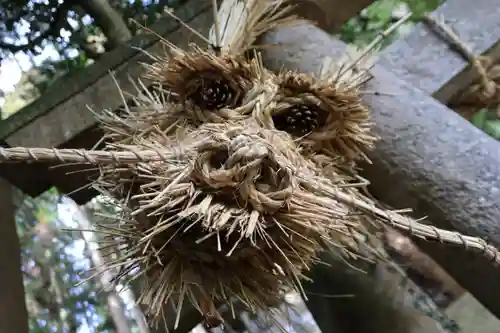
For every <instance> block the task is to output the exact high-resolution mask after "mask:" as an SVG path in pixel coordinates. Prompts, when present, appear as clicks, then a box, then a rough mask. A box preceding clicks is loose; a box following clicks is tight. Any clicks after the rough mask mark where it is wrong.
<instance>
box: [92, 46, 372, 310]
mask: <svg viewBox="0 0 500 333" xmlns="http://www.w3.org/2000/svg"><path fill="white" fill-rule="evenodd" d="M148 73H149V74H148V78H149V79H152V80H153V81H154V82H155V83H157V85H158V86H161V87H162V88H163V89H165V91H158V90H157V91H156V92H155V93H148V92H146V93H143V94H140V95H139V96H138V97H137V98H136V101H135V103H134V104H135V107H134V108H135V109H129V110H128V112H125V113H124V114H122V115H121V116H120V117H119V118H118V116H116V115H111V114H109V117H107V118H104V119H103V123H104V127H103V128H104V129H105V130H106V132H107V136H106V137H107V139H108V142H110V143H111V144H110V147H112V149H114V150H116V149H117V147H118V148H119V147H123V149H131V148H130V147H135V148H134V149H139V148H138V147H142V149H158V151H161V150H165V149H166V150H168V151H169V152H171V154H170V155H169V156H170V157H168V158H165V160H162V161H157V162H153V163H151V162H148V163H139V164H134V165H129V166H121V167H120V168H118V167H115V166H111V165H107V166H102V168H101V169H102V175H101V179H100V181H99V185H100V187H101V188H102V189H104V190H106V191H107V192H108V193H109V194H110V195H111V196H113V197H115V198H119V199H122V206H123V208H124V209H123V216H122V219H121V222H120V227H119V229H120V237H119V238H118V239H119V242H120V244H123V247H124V252H125V256H126V258H122V259H121V260H122V262H127V265H125V266H126V268H125V269H124V271H127V272H128V271H130V270H132V269H134V268H138V269H139V271H140V272H141V273H142V274H143V275H144V277H145V278H146V281H147V285H146V286H145V289H144V293H143V295H142V297H141V302H143V303H145V304H147V305H148V308H149V310H150V314H151V315H153V316H156V315H159V314H160V313H161V312H160V311H162V309H163V307H164V306H165V304H166V303H167V302H168V301H172V302H174V304H175V305H176V307H178V306H181V304H182V303H183V302H184V301H187V300H188V299H189V300H190V301H191V302H192V303H193V304H194V306H195V307H197V308H198V309H199V310H200V311H201V313H203V314H204V315H208V314H209V313H216V308H217V306H218V305H219V304H222V303H229V302H231V301H234V300H236V301H239V302H241V303H242V304H244V305H245V306H246V307H248V308H249V309H251V310H256V309H259V308H263V307H268V306H273V305H277V304H278V302H279V301H280V300H281V298H282V296H283V293H282V292H283V291H284V290H286V289H287V288H288V289H289V288H294V289H299V290H300V281H301V280H302V279H303V278H305V276H304V274H305V273H306V272H307V270H309V269H310V268H311V265H313V264H314V263H315V262H316V261H317V256H318V254H319V252H320V251H322V250H324V249H326V248H329V247H332V246H334V247H336V248H337V249H338V250H339V252H343V251H345V253H349V252H350V251H356V248H357V246H358V243H357V242H358V241H362V238H363V237H364V235H366V234H367V232H366V230H365V228H366V224H365V223H364V221H363V220H362V218H360V216H359V215H357V214H355V211H354V210H353V209H352V208H351V207H350V206H349V205H346V204H345V203H343V202H341V201H339V200H338V199H336V198H335V197H334V196H332V193H330V192H333V191H342V186H347V185H348V184H347V182H348V181H347V176H344V175H343V174H342V173H337V168H336V166H339V167H342V166H346V165H347V164H346V163H347V162H348V161H352V160H353V159H356V158H357V157H359V156H362V155H361V152H362V151H364V150H365V148H366V147H365V146H370V145H371V144H372V142H373V140H374V139H373V137H371V136H370V134H369V117H368V110H367V109H366V108H365V107H364V106H363V105H362V103H361V102H360V97H359V92H358V91H357V89H358V87H349V86H342V84H341V82H337V83H332V82H327V81H322V80H318V79H314V78H313V77H311V76H308V75H303V74H295V73H284V74H281V75H274V74H272V73H271V72H269V71H267V70H266V69H265V68H263V67H262V65H261V64H260V61H259V58H258V57H256V58H254V59H248V58H245V57H240V56H226V57H218V56H215V55H213V54H210V53H207V52H205V51H202V50H200V49H198V48H194V49H192V50H191V52H186V53H182V54H178V55H176V56H174V57H171V58H169V59H168V60H167V59H164V60H163V61H160V62H157V63H154V64H152V65H151V66H149V72H148ZM167 95H168V96H167ZM339 163H341V164H342V163H343V164H342V165H339ZM325 166H328V168H326V167H325ZM349 191H351V190H350V189H347V187H346V190H345V192H346V193H347V192H349ZM113 235H115V233H113ZM113 237H115V236H113Z"/></svg>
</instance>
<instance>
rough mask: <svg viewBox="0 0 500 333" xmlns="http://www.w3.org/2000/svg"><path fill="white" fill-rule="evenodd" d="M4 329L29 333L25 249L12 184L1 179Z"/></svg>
mask: <svg viewBox="0 0 500 333" xmlns="http://www.w3.org/2000/svg"><path fill="white" fill-rule="evenodd" d="M0 198H1V199H0V214H1V216H2V221H1V223H0V234H1V235H2V250H1V251H0V267H1V273H0V288H1V290H0V295H1V297H0V327H2V328H1V330H2V331H3V332H12V333H28V312H27V310H26V304H25V295H24V285H23V276H22V273H21V247H20V245H19V238H18V236H17V231H16V220H15V218H14V212H15V210H14V204H13V201H12V200H13V197H12V188H11V185H10V184H8V183H7V182H6V181H4V180H3V179H1V178H0Z"/></svg>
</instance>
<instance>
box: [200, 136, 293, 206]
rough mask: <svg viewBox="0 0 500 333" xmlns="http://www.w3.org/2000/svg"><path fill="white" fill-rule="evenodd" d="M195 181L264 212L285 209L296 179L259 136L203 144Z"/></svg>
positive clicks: (237, 137)
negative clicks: (226, 192) (226, 193)
mask: <svg viewBox="0 0 500 333" xmlns="http://www.w3.org/2000/svg"><path fill="white" fill-rule="evenodd" d="M193 178H194V179H195V181H196V182H198V183H201V185H206V186H208V187H210V188H212V189H217V190H220V191H228V192H229V193H228V194H231V195H232V196H233V197H234V194H238V195H237V198H236V200H238V199H239V200H238V201H240V203H243V204H244V205H246V204H250V205H251V206H252V208H253V209H254V210H257V211H259V212H261V213H271V212H274V211H276V210H278V209H280V208H281V207H283V206H284V205H285V203H286V201H287V200H288V199H290V197H291V195H292V192H293V191H292V190H293V188H294V177H293V174H292V171H291V169H290V168H287V167H286V165H285V164H284V163H282V162H280V161H279V159H278V158H277V154H276V153H275V152H273V150H272V147H271V146H270V144H269V143H268V142H266V141H265V140H264V139H263V138H261V137H259V136H258V135H249V134H238V135H235V136H234V137H233V138H231V139H230V140H226V141H225V142H224V143H210V144H206V145H204V146H203V147H202V148H201V149H200V151H199V154H198V156H197V158H196V161H195V166H194V169H193Z"/></svg>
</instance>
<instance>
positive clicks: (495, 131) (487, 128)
mask: <svg viewBox="0 0 500 333" xmlns="http://www.w3.org/2000/svg"><path fill="white" fill-rule="evenodd" d="M471 123H472V124H473V125H474V126H476V127H477V128H479V129H481V130H483V131H484V132H485V133H486V134H488V135H490V136H491V137H493V138H495V139H497V140H500V119H497V118H496V117H493V116H492V115H491V113H490V111H489V110H488V109H480V110H479V111H477V112H476V113H475V114H474V115H473V116H472V119H471Z"/></svg>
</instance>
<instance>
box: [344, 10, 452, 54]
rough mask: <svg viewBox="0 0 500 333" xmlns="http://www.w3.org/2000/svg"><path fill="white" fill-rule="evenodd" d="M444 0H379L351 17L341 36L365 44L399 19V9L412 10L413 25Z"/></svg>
mask: <svg viewBox="0 0 500 333" xmlns="http://www.w3.org/2000/svg"><path fill="white" fill-rule="evenodd" d="M442 2H443V0H378V1H375V2H374V3H373V4H371V5H370V6H368V7H367V8H365V9H364V10H363V11H362V12H361V13H360V14H358V15H356V16H355V17H353V18H351V19H350V20H349V21H348V22H347V23H346V24H345V25H344V26H343V27H342V30H341V32H340V37H341V39H342V40H344V41H345V42H347V43H354V44H356V45H360V46H362V45H365V44H368V43H369V42H370V41H372V40H373V39H374V38H375V37H376V36H377V35H378V34H379V33H380V32H381V31H383V30H385V29H387V28H388V27H389V26H390V25H391V24H392V23H394V22H395V21H397V20H398V19H399V17H398V15H396V14H397V13H396V11H397V9H401V8H403V9H404V8H405V7H406V8H408V9H409V10H411V11H412V13H413V16H412V21H410V22H409V23H407V24H406V25H407V26H408V25H411V24H413V22H415V21H418V20H419V18H420V17H421V16H422V15H423V14H425V13H428V12H431V11H433V10H434V9H436V8H437V7H438V6H439V5H440V4H441V3H442ZM397 37H398V35H397V34H393V35H392V36H389V37H388V38H387V39H386V40H385V42H384V43H383V45H382V46H387V45H389V44H390V43H391V42H392V41H393V40H394V39H396V38H397Z"/></svg>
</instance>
